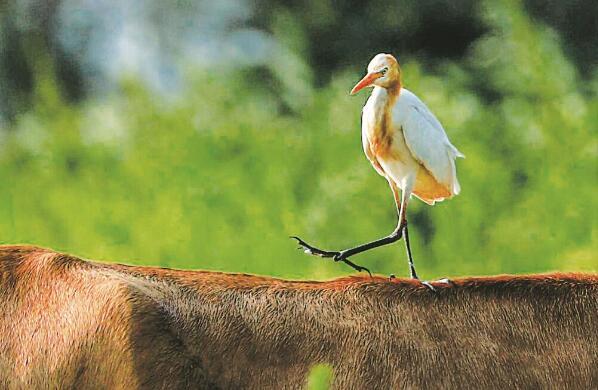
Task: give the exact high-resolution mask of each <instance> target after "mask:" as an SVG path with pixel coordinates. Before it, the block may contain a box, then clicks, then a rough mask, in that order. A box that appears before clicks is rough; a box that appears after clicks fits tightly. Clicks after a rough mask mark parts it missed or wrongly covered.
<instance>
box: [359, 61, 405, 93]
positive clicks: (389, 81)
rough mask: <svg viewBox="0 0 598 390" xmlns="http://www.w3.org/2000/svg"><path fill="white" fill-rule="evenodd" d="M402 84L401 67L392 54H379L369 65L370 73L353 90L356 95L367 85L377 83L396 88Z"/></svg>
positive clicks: (380, 85) (381, 85) (379, 85)
mask: <svg viewBox="0 0 598 390" xmlns="http://www.w3.org/2000/svg"><path fill="white" fill-rule="evenodd" d="M400 84H401V67H400V66H399V62H398V61H397V59H396V58H394V57H393V56H392V55H391V54H385V53H380V54H377V55H376V56H375V57H374V58H372V60H371V61H370V63H369V65H368V73H367V74H366V75H365V77H364V78H362V79H361V81H359V82H358V83H357V84H356V85H355V86H354V87H353V89H352V90H351V95H355V94H356V93H357V92H359V91H361V90H362V89H364V88H365V87H371V86H374V85H377V86H378V87H382V88H387V89H389V88H396V87H397V86H400Z"/></svg>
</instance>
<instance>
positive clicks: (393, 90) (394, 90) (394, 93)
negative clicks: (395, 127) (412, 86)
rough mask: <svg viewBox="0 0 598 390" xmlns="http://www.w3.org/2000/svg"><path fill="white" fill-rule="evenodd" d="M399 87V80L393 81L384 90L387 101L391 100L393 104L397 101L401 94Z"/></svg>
mask: <svg viewBox="0 0 598 390" xmlns="http://www.w3.org/2000/svg"><path fill="white" fill-rule="evenodd" d="M401 87H402V85H401V80H395V81H394V82H392V83H391V84H390V85H389V86H387V87H386V88H385V89H386V93H387V94H388V97H389V100H392V101H393V102H394V101H395V100H397V98H398V97H399V93H401Z"/></svg>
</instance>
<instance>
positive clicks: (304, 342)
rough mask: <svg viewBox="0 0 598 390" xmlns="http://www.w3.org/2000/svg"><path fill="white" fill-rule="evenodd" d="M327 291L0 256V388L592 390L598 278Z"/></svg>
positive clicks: (3, 251) (597, 360)
mask: <svg viewBox="0 0 598 390" xmlns="http://www.w3.org/2000/svg"><path fill="white" fill-rule="evenodd" d="M436 287H437V293H433V292H431V291H430V290H428V289H427V288H425V287H422V286H421V285H420V284H419V283H417V282H412V281H410V280H401V279H395V280H393V281H390V280H388V279H385V278H382V277H374V278H370V277H362V276H359V277H345V278H340V279H336V280H332V281H328V282H311V281H306V282H299V281H284V280H279V279H273V278H266V277H259V276H250V275H241V274H225V273H217V272H202V271H182V270H171V269H163V268H153V267H133V266H126V265H118V264H102V263H96V262H90V261H83V260H80V259H78V258H75V257H72V256H68V255H64V254H60V253H56V252H53V251H51V250H46V249H41V248H37V247H25V246H0V387H1V388H9V389H10V388H83V387H87V388H89V387H91V388H194V389H195V388H205V389H207V388H210V389H211V388H222V389H241V388H247V389H269V388H276V389H282V388H302V387H304V386H305V383H306V376H307V374H308V373H309V371H310V368H311V367H313V365H315V364H318V363H328V364H330V365H331V366H332V368H333V371H334V379H333V387H334V388H338V389H367V388H375V389H381V388H395V389H396V388H468V387H475V388H507V387H508V388H576V389H578V388H597V387H598V331H597V330H598V315H597V313H598V275H595V274H547V275H536V276H498V277H488V278H466V279H458V280H455V281H454V282H453V284H451V285H442V284H437V285H436Z"/></svg>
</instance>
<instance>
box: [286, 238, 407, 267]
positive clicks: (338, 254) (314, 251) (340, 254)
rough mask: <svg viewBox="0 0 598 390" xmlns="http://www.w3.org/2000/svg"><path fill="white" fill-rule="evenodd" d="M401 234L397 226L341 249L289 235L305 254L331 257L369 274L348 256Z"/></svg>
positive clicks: (381, 244)
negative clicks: (390, 231) (383, 235)
mask: <svg viewBox="0 0 598 390" xmlns="http://www.w3.org/2000/svg"><path fill="white" fill-rule="evenodd" d="M401 236H402V228H401V227H397V229H396V230H395V231H394V232H392V233H391V234H390V235H388V236H386V237H383V238H380V239H378V240H375V241H371V242H368V243H365V244H363V245H359V246H356V247H354V248H349V249H345V250H343V251H326V250H323V249H319V248H316V247H314V246H312V245H309V244H308V243H307V242H305V241H303V240H302V239H301V238H299V237H296V236H291V238H294V239H295V240H297V242H298V243H299V245H300V248H301V249H303V251H304V252H305V253H307V254H310V255H314V256H320V257H325V258H332V259H334V261H342V262H343V263H345V264H347V265H348V266H350V267H352V268H353V269H355V270H357V271H367V273H369V274H370V275H371V274H372V273H371V272H370V271H369V270H368V269H367V268H365V267H362V266H360V265H357V264H355V263H353V262H351V261H349V260H348V258H349V257H351V256H354V255H356V254H358V253H362V252H365V251H368V250H370V249H374V248H378V247H381V246H384V245H388V244H392V243H394V242H397V241H398V240H400V239H401Z"/></svg>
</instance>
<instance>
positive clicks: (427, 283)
mask: <svg viewBox="0 0 598 390" xmlns="http://www.w3.org/2000/svg"><path fill="white" fill-rule="evenodd" d="M421 284H423V285H424V286H426V287H428V288H429V289H430V290H432V291H433V292H436V287H434V286H432V284H431V283H430V282H428V281H425V280H424V281H422V282H421Z"/></svg>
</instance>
